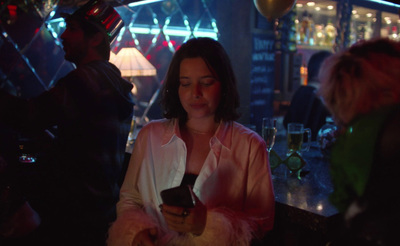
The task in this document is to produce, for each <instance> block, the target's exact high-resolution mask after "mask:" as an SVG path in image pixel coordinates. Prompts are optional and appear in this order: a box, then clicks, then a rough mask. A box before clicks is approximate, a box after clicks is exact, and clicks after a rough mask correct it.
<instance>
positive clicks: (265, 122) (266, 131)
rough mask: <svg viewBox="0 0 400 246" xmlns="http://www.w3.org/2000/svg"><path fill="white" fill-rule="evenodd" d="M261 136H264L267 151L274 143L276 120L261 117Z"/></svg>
mask: <svg viewBox="0 0 400 246" xmlns="http://www.w3.org/2000/svg"><path fill="white" fill-rule="evenodd" d="M261 130H262V132H261V133H262V137H263V138H264V141H265V143H266V144H267V151H268V153H269V152H270V151H271V149H272V147H274V144H275V136H276V132H277V130H276V120H275V119H272V118H263V119H262V129H261Z"/></svg>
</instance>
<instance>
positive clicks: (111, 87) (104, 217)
mask: <svg viewBox="0 0 400 246" xmlns="http://www.w3.org/2000/svg"><path fill="white" fill-rule="evenodd" d="M131 89H132V85H131V84H130V83H129V82H128V81H126V80H124V79H123V78H121V75H120V71H119V70H118V69H117V68H116V67H115V66H114V65H113V64H111V63H109V62H106V61H96V62H92V63H89V64H87V65H84V66H81V67H78V68H77V69H76V70H74V71H72V72H70V73H69V74H68V75H67V76H65V77H64V78H62V79H60V80H59V81H58V82H57V84H56V85H55V86H54V87H53V88H52V89H50V90H49V91H47V92H45V93H43V94H42V95H40V96H38V97H37V98H33V99H30V100H28V101H25V100H21V99H19V98H16V97H12V96H10V95H8V94H5V93H1V94H0V115H1V118H0V121H3V122H6V123H8V124H10V125H12V126H14V127H15V128H17V129H19V130H22V131H23V132H41V131H44V130H45V129H49V128H51V127H53V126H56V138H55V141H54V143H52V144H51V145H50V147H49V148H48V149H45V150H41V151H43V152H44V153H41V156H40V158H38V163H39V164H40V165H41V166H42V169H40V175H41V178H39V180H40V184H37V185H38V187H40V191H38V194H37V197H38V199H37V200H38V201H37V202H36V203H35V202H32V203H33V205H35V204H37V209H38V210H39V212H41V214H42V215H44V217H46V215H48V217H49V218H51V219H52V222H51V223H53V226H56V225H60V226H62V225H65V228H67V226H73V227H76V226H77V225H80V226H81V227H84V228H85V227H86V228H93V227H98V226H102V227H103V228H104V227H106V226H108V223H109V222H111V221H113V220H114V219H115V204H116V202H117V201H118V196H119V186H118V180H119V179H120V178H121V177H120V175H122V174H121V170H122V165H123V161H124V155H125V148H126V141H127V137H128V132H129V130H130V125H131V120H132V116H133V99H132V95H131ZM43 222H44V223H46V220H44V221H43ZM86 231H87V230H86ZM88 245H89V244H88Z"/></svg>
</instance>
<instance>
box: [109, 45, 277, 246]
mask: <svg viewBox="0 0 400 246" xmlns="http://www.w3.org/2000/svg"><path fill="white" fill-rule="evenodd" d="M162 96H163V98H162V103H163V106H164V116H165V117H166V119H162V120H157V121H153V122H150V123H149V124H147V125H146V126H144V127H143V128H142V129H141V131H140V132H139V134H138V137H137V139H136V142H135V146H134V149H133V153H132V157H131V159H130V163H129V167H128V170H127V174H126V176H125V180H124V183H123V185H122V187H121V192H120V201H119V202H118V204H117V215H118V217H117V220H116V222H115V223H114V224H113V225H112V227H111V228H110V230H109V240H108V245H110V246H114V245H115V246H117V245H118V246H124V245H126V246H128V245H129V246H131V245H214V244H217V245H249V244H250V242H251V241H252V239H253V238H254V237H258V236H262V235H263V234H264V233H265V232H267V231H268V230H270V229H272V226H273V220H274V193H273V187H272V180H271V174H270V169H269V163H268V155H267V152H266V145H265V142H264V141H263V140H262V138H261V137H260V136H258V135H257V134H256V133H254V132H253V131H251V130H250V129H248V128H246V127H244V126H242V125H240V124H238V123H236V122H234V120H236V119H237V118H238V114H237V112H236V108H237V107H238V106H239V97H238V92H237V89H236V79H235V76H234V73H233V70H232V67H231V63H230V61H229V58H228V55H227V54H226V52H225V50H224V49H223V47H222V46H221V45H220V44H219V43H218V42H217V41H215V40H213V39H209V38H197V39H191V40H189V41H187V42H186V43H184V44H183V45H182V46H181V47H180V49H179V50H178V51H177V52H176V53H175V55H174V57H173V59H172V62H171V64H170V67H169V70H168V72H167V76H166V80H165V83H164V87H163V93H162ZM181 185H189V186H190V187H191V189H192V191H193V199H194V207H192V208H185V207H183V206H181V205H175V206H172V205H169V204H167V203H165V202H164V201H163V200H162V198H161V196H160V192H161V191H162V190H165V189H168V188H172V187H177V186H181ZM160 205H161V206H160Z"/></svg>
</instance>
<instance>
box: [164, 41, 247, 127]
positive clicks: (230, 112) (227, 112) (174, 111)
mask: <svg viewBox="0 0 400 246" xmlns="http://www.w3.org/2000/svg"><path fill="white" fill-rule="evenodd" d="M196 57H200V58H202V59H203V60H204V62H205V63H206V64H207V66H208V67H209V69H210V71H212V72H213V73H215V76H216V78H217V79H218V81H220V83H221V100H220V103H219V105H218V108H217V111H216V113H215V121H216V122H219V121H221V120H223V121H234V120H236V119H238V118H239V116H240V115H239V114H238V113H237V111H236V110H237V108H238V107H239V94H238V91H237V88H236V77H235V74H234V72H233V69H232V65H231V62H230V59H229V56H228V54H227V53H226V51H225V49H224V48H223V47H222V45H221V44H220V43H219V42H218V41H216V40H214V39H211V38H193V39H190V40H188V41H187V42H186V43H184V44H182V46H181V47H180V48H179V49H178V50H177V51H176V52H175V54H174V56H173V57H172V61H171V63H170V65H169V68H168V72H167V75H166V77H165V81H164V84H163V88H162V98H161V105H162V106H163V108H164V117H166V118H167V119H171V118H178V119H179V123H180V124H183V123H185V122H186V121H187V113H186V111H185V110H184V109H183V106H182V104H181V102H180V100H179V95H178V90H179V85H180V83H179V73H180V65H181V62H182V61H183V60H184V59H186V58H196Z"/></svg>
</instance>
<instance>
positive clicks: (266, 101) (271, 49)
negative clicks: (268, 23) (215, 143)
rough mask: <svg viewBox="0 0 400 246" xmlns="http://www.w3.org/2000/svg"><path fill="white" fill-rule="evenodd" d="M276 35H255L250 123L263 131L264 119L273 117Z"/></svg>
mask: <svg viewBox="0 0 400 246" xmlns="http://www.w3.org/2000/svg"><path fill="white" fill-rule="evenodd" d="M274 78H275V35H274V34H273V33H272V32H271V33H253V49H252V65H251V81H250V84H251V85H250V90H251V95H250V97H251V103H250V123H251V124H252V125H255V126H256V129H257V131H258V132H260V131H261V123H262V118H263V117H272V116H273V101H274Z"/></svg>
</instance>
